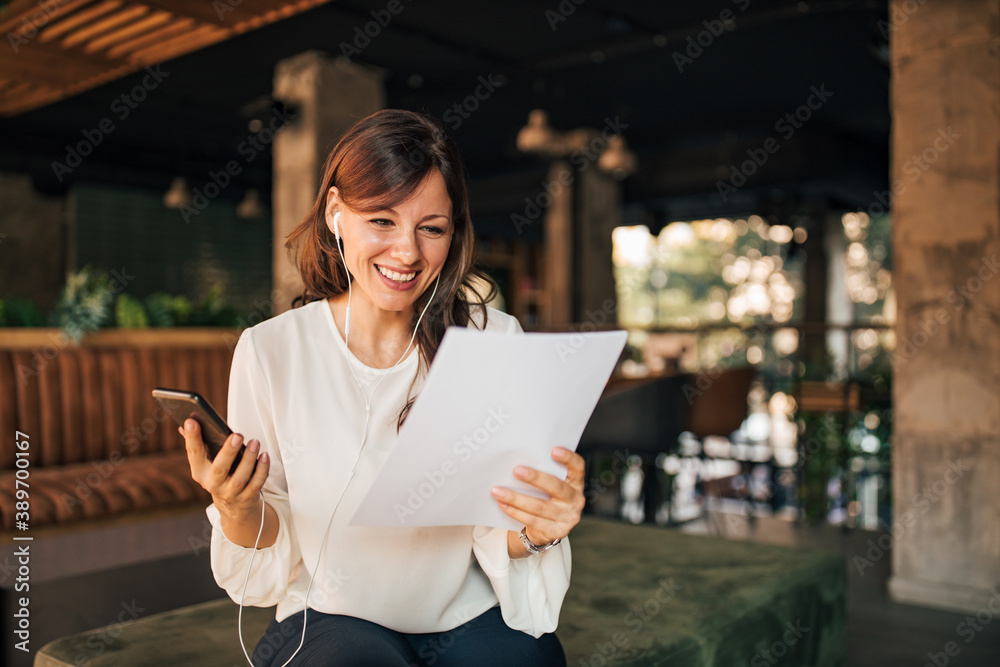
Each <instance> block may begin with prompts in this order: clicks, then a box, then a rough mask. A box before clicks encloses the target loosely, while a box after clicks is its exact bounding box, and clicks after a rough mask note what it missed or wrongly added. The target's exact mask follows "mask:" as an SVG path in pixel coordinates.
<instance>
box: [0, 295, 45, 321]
mask: <svg viewBox="0 0 1000 667" xmlns="http://www.w3.org/2000/svg"><path fill="white" fill-rule="evenodd" d="M45 323H46V318H45V315H44V314H42V311H41V310H39V309H38V306H36V305H35V304H34V303H33V302H32V301H29V300H28V299H22V298H19V297H10V298H7V299H0V327H44V326H45Z"/></svg>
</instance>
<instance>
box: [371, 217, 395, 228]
mask: <svg viewBox="0 0 1000 667" xmlns="http://www.w3.org/2000/svg"><path fill="white" fill-rule="evenodd" d="M370 222H371V223H372V224H373V225H375V226H376V227H391V226H392V220H386V219H385V218H375V219H374V220H371V221H370Z"/></svg>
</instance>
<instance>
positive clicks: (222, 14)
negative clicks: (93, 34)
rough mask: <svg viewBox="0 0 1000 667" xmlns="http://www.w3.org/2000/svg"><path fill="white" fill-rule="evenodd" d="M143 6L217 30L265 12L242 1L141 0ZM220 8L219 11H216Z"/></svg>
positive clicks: (269, 1)
mask: <svg viewBox="0 0 1000 667" xmlns="http://www.w3.org/2000/svg"><path fill="white" fill-rule="evenodd" d="M140 1H141V2H142V3H143V4H145V5H148V6H149V7H155V8H156V9H163V10H166V11H168V12H170V13H171V14H175V15H177V16H187V17H188V18H192V19H194V20H196V21H200V22H201V23H207V24H208V25H212V26H215V27H217V28H232V27H233V26H234V24H236V23H240V22H241V21H246V20H248V19H251V18H253V17H255V16H257V15H258V14H260V13H263V12H254V11H252V10H250V9H248V6H249V5H251V4H252V3H251V0H242V2H239V3H237V2H236V1H235V0H233V2H226V0H218V1H216V2H207V1H206V0H140ZM267 4H268V5H270V6H272V7H273V6H274V5H275V4H280V0H279V2H277V3H276V2H275V1H274V0H267ZM217 7H218V9H216V8H217Z"/></svg>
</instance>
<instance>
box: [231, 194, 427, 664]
mask: <svg viewBox="0 0 1000 667" xmlns="http://www.w3.org/2000/svg"><path fill="white" fill-rule="evenodd" d="M339 217H340V213H339V212H338V213H337V214H336V215H335V216H334V230H335V231H334V234H335V236H336V242H337V252H338V253H340V259H341V261H342V262H343V264H344V271H345V272H346V273H347V310H346V315H345V322H344V346H345V347H347V365H348V367H349V368H350V369H351V375H353V376H354V382H355V383H356V384H357V385H358V389H359V390H360V391H361V396H362V397H363V398H364V400H365V427H364V429H363V431H362V434H361V445H360V447H359V448H358V455H357V457H356V458H355V459H354V465H353V466H352V467H351V474H350V476H348V478H347V482H346V483H345V484H344V488H343V489H342V490H341V491H340V496H339V497H338V498H337V502H336V503H335V504H334V506H333V511H332V512H331V513H330V520H329V521H328V522H327V524H326V531H325V532H324V533H323V539H322V541H321V542H320V548H319V554H318V555H317V557H316V565H315V566H314V567H313V571H312V574H311V575H310V576H309V586H308V587H306V595H305V599H304V600H303V602H302V605H303V609H302V637H301V638H300V639H299V645H298V647H297V648H296V649H295V652H294V653H292V655H291V656H290V657H289V658H288V660H287V661H285V663H284V664H283V665H282V666H281V667H287V666H288V664H289V663H290V662H291V661H292V660H293V659H294V658H295V656H296V655H298V652H299V650H301V648H302V645H303V644H304V643H305V640H306V622H307V616H308V613H309V593H310V592H311V591H312V586H313V583H314V582H315V580H316V573H317V572H319V565H320V563H321V562H322V559H323V549H325V548H326V541H327V537H328V536H329V535H330V528H331V527H332V526H333V517H334V515H335V514H336V512H337V508H338V507H340V502H341V500H343V499H344V494H345V493H347V487H348V486H349V485H350V483H351V480H353V479H354V475H355V473H357V471H358V462H359V461H360V460H361V454H362V452H363V451H364V448H365V444H366V443H367V440H368V426H369V425H370V423H371V406H372V400H373V399H374V398H375V392H376V391H377V390H378V388H379V385H381V384H382V382H383V381H384V380H385V379H386V378H387V377H389V375H390V374H391V373H392V371H394V370H395V369H396V367H397V366H399V364H400V363H401V362H402V361H403V359H405V358H406V355H407V354H408V353H409V352H410V347H412V346H413V341H414V339H415V338H416V336H417V331H419V330H420V322H421V321H422V320H423V319H424V315H425V314H426V313H427V309H428V308H429V307H430V305H431V302H432V301H434V296H435V295H436V294H437V289H438V284H439V283H440V282H441V273H440V272H438V275H437V279H436V280H435V281H434V289H433V291H432V292H431V296H430V298H429V299H427V303H426V304H424V309H423V310H422V311H421V312H420V317H419V318H417V323H416V325H415V326H414V327H413V334H412V335H411V336H410V342H409V343H408V344H407V346H406V349H405V350H404V351H403V356H401V357H400V358H399V360H398V361H397V362H396V363H395V364H393V365H392V367H391V368H390V369H389V370H388V371H387V372H386V373H385V374H384V375H383V376H382V377H381V378H380V379H379V381H378V382H377V383H376V384H375V386H374V387H373V388H372V393H371V395H368V394H366V393H365V390H364V387H363V386H362V384H361V380H359V379H358V375H357V373H356V372H355V370H354V363H353V362H352V361H351V348H350V339H351V297H352V291H351V283H352V282H353V281H352V280H351V273H350V271H349V270H348V269H347V260H346V259H344V251H343V250H342V249H341V247H340V234H339V229H338V225H337V221H338V219H339ZM260 497H261V501H263V500H264V493H263V491H261V493H260ZM265 510H266V504H264V505H262V508H261V513H260V530H258V531H257V539H256V541H255V542H254V545H253V548H254V550H253V553H252V554H251V555H250V563H249V565H248V566H247V575H246V579H245V580H244V582H243V592H242V594H241V595H240V609H239V615H238V617H237V626H236V629H237V632H238V633H239V636H240V646H241V647H242V648H243V656H244V657H245V658H246V659H247V662H248V663H249V664H250V667H254V665H253V661H252V660H251V659H250V656H249V655H248V654H247V650H246V646H245V645H244V644H243V626H242V623H243V601H244V600H245V599H246V590H247V585H248V584H249V583H250V570H251V568H253V560H254V557H255V556H256V554H257V546H258V545H259V544H260V536H261V534H262V533H263V532H264V511H265Z"/></svg>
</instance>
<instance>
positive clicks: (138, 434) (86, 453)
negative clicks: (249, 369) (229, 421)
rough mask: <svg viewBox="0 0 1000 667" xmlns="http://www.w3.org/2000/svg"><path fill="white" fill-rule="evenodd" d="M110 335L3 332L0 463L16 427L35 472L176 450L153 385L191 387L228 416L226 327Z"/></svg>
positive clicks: (230, 345)
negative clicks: (77, 337)
mask: <svg viewBox="0 0 1000 667" xmlns="http://www.w3.org/2000/svg"><path fill="white" fill-rule="evenodd" d="M108 333H109V334H110V333H112V332H108ZM114 333H116V334H117V335H116V336H104V337H103V338H102V334H101V333H99V334H97V335H96V336H92V337H91V338H90V339H89V340H88V339H85V340H84V342H83V343H82V344H81V345H74V344H66V343H65V342H61V343H60V342H59V341H60V338H59V336H58V334H52V333H49V334H48V338H49V339H50V340H49V342H44V341H45V339H44V338H40V339H39V340H38V341H37V342H36V344H35V345H30V344H29V345H25V342H24V341H25V338H24V337H21V338H20V339H19V344H17V345H5V344H4V336H3V335H2V334H3V332H0V470H10V469H12V468H13V467H14V459H15V456H14V452H15V444H14V433H15V431H22V432H24V433H26V434H28V436H29V440H28V441H29V442H30V443H31V446H30V456H29V461H30V462H31V467H32V469H36V468H44V467H50V466H58V465H64V464H69V463H79V462H85V461H91V460H98V459H104V458H107V457H108V456H110V455H111V453H112V452H114V451H118V452H121V454H122V455H123V456H130V455H137V454H147V453H154V452H168V451H177V450H182V449H183V448H184V440H183V439H182V438H181V437H180V436H179V435H178V434H177V430H176V424H175V423H174V420H173V419H172V418H171V417H170V416H169V415H167V414H166V413H164V412H163V411H162V410H160V409H159V408H158V405H157V404H156V402H155V401H154V400H153V398H152V396H151V395H150V392H151V391H152V389H153V388H154V387H158V386H159V387H169V388H174V389H189V390H192V391H196V392H198V393H199V394H201V395H202V396H204V397H205V398H206V399H207V400H208V401H209V403H211V404H212V405H213V406H214V407H215V409H216V410H218V411H219V414H220V415H222V416H223V418H225V414H226V396H227V394H228V387H229V367H230V364H231V363H232V357H233V349H234V347H235V342H236V340H237V337H236V336H235V335H234V334H233V332H232V331H229V330H224V331H219V332H208V333H206V332H205V331H201V332H200V335H195V336H192V335H190V334H189V332H186V331H184V330H179V331H178V332H177V334H178V335H177V336H176V342H175V341H174V340H172V338H173V337H172V336H170V334H169V332H164V331H159V332H156V333H155V334H152V335H150V334H149V333H147V332H136V333H137V334H138V335H137V336H134V338H135V339H136V342H134V343H133V342H130V341H129V336H124V335H122V334H121V333H120V332H114ZM185 334H188V335H185ZM39 335H41V334H39ZM192 341H194V342H192Z"/></svg>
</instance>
